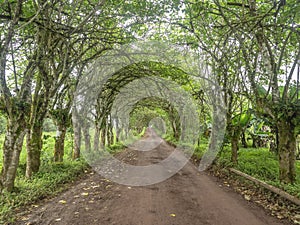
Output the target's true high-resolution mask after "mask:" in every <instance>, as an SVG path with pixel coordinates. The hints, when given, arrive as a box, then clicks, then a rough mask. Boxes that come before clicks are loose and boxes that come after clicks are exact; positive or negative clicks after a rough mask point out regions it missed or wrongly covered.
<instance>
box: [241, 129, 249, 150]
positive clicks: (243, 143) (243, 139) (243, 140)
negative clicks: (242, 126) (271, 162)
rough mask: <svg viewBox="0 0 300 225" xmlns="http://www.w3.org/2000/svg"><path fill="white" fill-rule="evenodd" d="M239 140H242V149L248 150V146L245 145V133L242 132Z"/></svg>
mask: <svg viewBox="0 0 300 225" xmlns="http://www.w3.org/2000/svg"><path fill="white" fill-rule="evenodd" d="M241 140H242V145H243V147H244V148H248V144H247V140H246V135H245V131H243V132H242V135H241Z"/></svg>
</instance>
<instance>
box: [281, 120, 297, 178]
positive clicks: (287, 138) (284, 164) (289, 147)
mask: <svg viewBox="0 0 300 225" xmlns="http://www.w3.org/2000/svg"><path fill="white" fill-rule="evenodd" d="M278 138H279V139H278V157H279V179H280V181H281V182H283V183H294V182H295V179H296V169H295V163H296V135H295V128H294V126H293V124H292V123H289V122H288V121H285V120H279V121H278Z"/></svg>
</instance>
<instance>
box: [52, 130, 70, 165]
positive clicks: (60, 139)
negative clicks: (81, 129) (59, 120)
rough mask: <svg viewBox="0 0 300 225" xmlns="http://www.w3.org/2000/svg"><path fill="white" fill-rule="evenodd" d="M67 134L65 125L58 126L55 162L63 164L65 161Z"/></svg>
mask: <svg viewBox="0 0 300 225" xmlns="http://www.w3.org/2000/svg"><path fill="white" fill-rule="evenodd" d="M66 133H67V128H66V126H65V125H64V124H60V125H58V126H57V131H56V137H55V146H54V162H62V161H63V159H64V152H65V137H66Z"/></svg>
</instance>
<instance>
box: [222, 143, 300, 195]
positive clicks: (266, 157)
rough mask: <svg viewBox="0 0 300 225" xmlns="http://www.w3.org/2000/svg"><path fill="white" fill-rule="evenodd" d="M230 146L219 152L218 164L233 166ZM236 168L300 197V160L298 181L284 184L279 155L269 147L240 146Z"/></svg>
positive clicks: (297, 167) (299, 163)
mask: <svg viewBox="0 0 300 225" xmlns="http://www.w3.org/2000/svg"><path fill="white" fill-rule="evenodd" d="M230 158H231V155H230V146H227V147H225V149H224V150H223V151H222V152H221V153H220V154H219V158H218V159H217V164H218V166H220V167H233V165H232V163H231V161H230ZM234 168H236V169H238V170H240V171H242V172H244V173H246V174H249V175H250V176H253V177H255V178H257V179H260V180H263V181H265V182H266V183H268V184H271V185H273V186H275V187H278V188H281V189H282V190H285V191H286V192H288V193H290V194H291V195H294V196H297V197H298V198H300V162H299V161H297V162H296V174H297V176H296V182H295V183H294V184H282V183H280V181H279V163H278V159H277V156H276V155H275V154H274V153H272V152H270V151H269V150H268V149H267V148H240V150H239V155H238V165H237V166H235V167H234Z"/></svg>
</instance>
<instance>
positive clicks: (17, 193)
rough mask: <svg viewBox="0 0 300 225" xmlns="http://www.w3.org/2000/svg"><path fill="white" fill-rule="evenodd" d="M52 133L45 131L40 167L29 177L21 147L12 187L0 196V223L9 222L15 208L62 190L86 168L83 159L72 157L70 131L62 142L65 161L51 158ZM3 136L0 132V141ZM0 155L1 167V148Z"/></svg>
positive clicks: (11, 219)
mask: <svg viewBox="0 0 300 225" xmlns="http://www.w3.org/2000/svg"><path fill="white" fill-rule="evenodd" d="M54 135H55V134H54V133H53V132H46V133H45V134H44V138H43V140H44V144H43V150H42V158H41V161H42V164H41V168H40V171H39V172H38V173H37V174H35V175H34V176H33V177H32V178H31V179H26V177H25V167H26V166H25V165H26V151H25V149H23V151H22V154H21V157H20V164H19V167H18V171H17V178H16V181H15V190H14V191H13V192H12V193H9V192H3V193H1V196H0V224H5V223H10V222H12V221H13V220H14V219H15V218H14V217H15V215H14V209H16V208H18V207H21V206H25V205H28V204H32V203H34V202H36V201H37V200H40V199H43V198H46V197H51V196H54V195H55V194H57V193H59V192H61V191H62V190H64V189H65V188H66V187H67V185H66V184H67V183H70V182H72V181H74V180H76V179H77V178H78V176H79V175H80V174H83V172H84V170H86V169H87V168H88V165H87V163H86V162H85V161H84V160H75V161H73V160H71V157H70V156H71V146H72V140H71V135H70V134H68V136H67V140H66V142H65V157H64V162H63V163H54V162H52V158H53V149H54ZM3 139H4V138H3V136H2V135H1V136H0V144H1V145H2V143H3ZM23 148H25V145H24V147H23ZM0 157H1V158H0V169H1V166H2V151H1V153H0Z"/></svg>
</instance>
